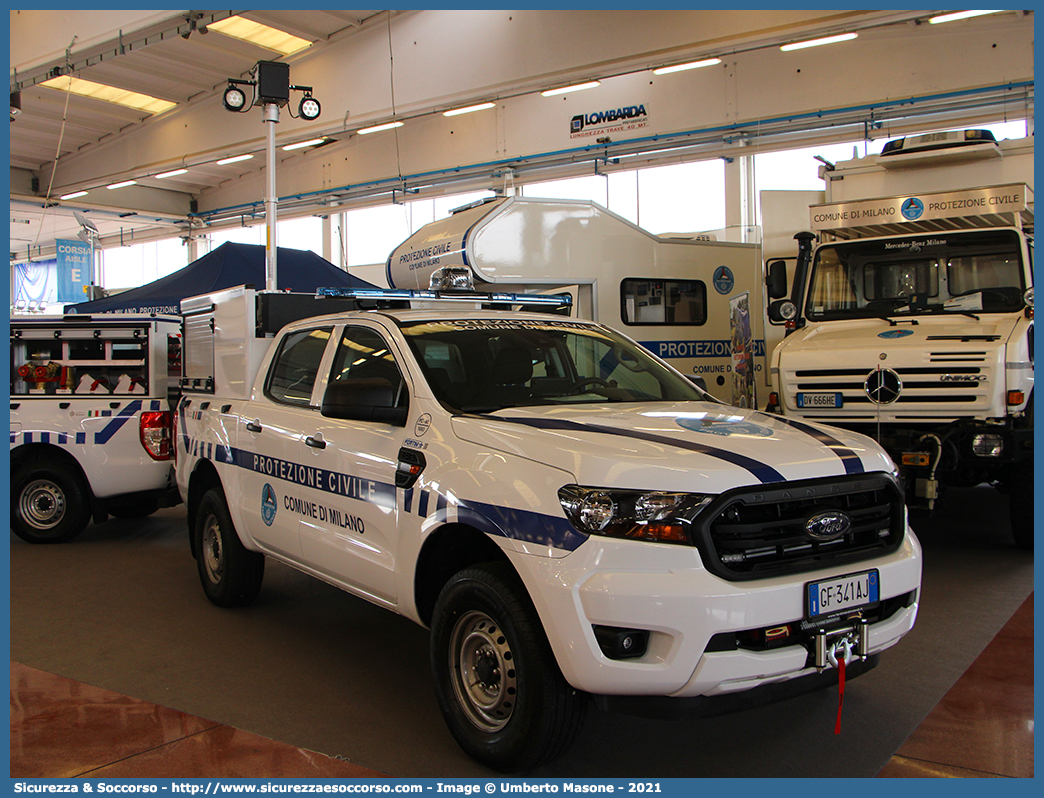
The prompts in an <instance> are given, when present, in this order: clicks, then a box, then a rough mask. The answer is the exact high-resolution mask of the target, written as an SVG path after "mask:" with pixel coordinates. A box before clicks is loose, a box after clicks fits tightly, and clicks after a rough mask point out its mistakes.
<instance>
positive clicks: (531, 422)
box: [473, 416, 786, 484]
mask: <svg viewBox="0 0 1044 798" xmlns="http://www.w3.org/2000/svg"><path fill="white" fill-rule="evenodd" d="M473 418H481V419H483V420H488V421H503V422H506V423H510V424H522V425H523V426H527V427H535V428H537V429H546V430H562V431H569V432H598V433H601V434H603V435H615V436H618V437H624V438H635V439H637V440H642V441H648V442H650V443H658V444H660V445H662V446H673V447H674V448H677V449H688V450H689V451H692V452H698V453H700V454H705V455H707V456H708V457H714V458H717V459H718V460H724V461H725V462H727V463H732V465H736V466H739V467H740V468H744V469H746V470H747V471H749V472H750V473H751V474H753V475H754V476H755V477H757V478H758V480H759V481H761V482H762V483H763V484H768V483H771V482H785V481H786V478H785V477H784V476H783V475H782V474H781V473H779V472H778V471H777V470H776V469H774V468H773V467H772V466H770V465H768V464H767V463H760V462H758V461H757V460H753V459H751V458H750V457H745V456H744V455H742V454H737V453H736V452H730V451H728V450H727V449H717V448H715V447H713V446H707V445H706V444H704V443H697V442H696V441H690V440H685V439H684V438H672V437H670V436H667V435H656V434H653V433H649V432H640V431H637V430H623V429H617V428H616V427H604V426H602V425H600V424H582V423H580V422H578V421H565V420H563V419H557V418H510V417H508V418H502V417H500V416H473Z"/></svg>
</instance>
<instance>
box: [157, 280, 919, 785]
mask: <svg viewBox="0 0 1044 798" xmlns="http://www.w3.org/2000/svg"><path fill="white" fill-rule="evenodd" d="M335 293H336V292H335ZM562 302H563V299H562V298H560V297H547V296H544V297H534V296H526V297H522V296H518V295H510V294H500V295H478V294H469V293H456V292H442V291H429V290H420V291H416V290H412V291H406V290H402V291H386V292H354V293H351V292H349V294H347V295H342V296H332V297H326V298H315V297H310V296H300V295H292V294H275V293H265V292H255V291H253V290H252V289H247V288H239V289H231V290H229V291H225V292H220V293H217V294H212V295H207V296H202V297H195V298H192V299H188V300H185V301H184V302H183V304H182V311H183V313H184V315H185V336H186V340H185V374H184V379H183V383H182V386H183V390H184V393H183V397H182V400H181V404H180V406H179V408H178V417H177V420H176V425H177V430H176V446H177V451H178V458H177V481H178V487H179V489H180V490H181V492H182V496H183V498H184V500H185V502H186V504H187V507H188V526H189V532H190V539H191V548H192V552H193V554H194V557H195V559H196V564H197V568H198V572H199V577H200V581H201V584H202V587H203V590H204V591H205V593H206V595H207V596H208V597H209V598H210V600H211V601H212V602H214V603H215V604H217V605H219V606H223V607H231V606H239V605H244V604H248V603H250V602H251V601H253V599H254V598H255V597H256V596H257V595H258V592H259V591H260V590H261V587H262V580H263V576H264V569H265V562H266V559H271V560H275V561H278V562H281V563H284V564H287V565H290V566H292V567H294V568H297V569H299V570H301V571H303V572H305V573H307V574H310V575H312V576H314V577H316V578H318V579H321V580H324V581H326V582H329V583H330V584H333V585H336V586H337V587H339V588H341V589H343V590H345V591H347V592H349V593H351V594H353V595H355V596H358V597H361V598H363V599H365V600H367V601H370V602H372V603H374V604H377V605H379V606H381V607H385V608H387V609H389V610H391V611H392V612H396V613H399V614H401V615H403V616H405V617H407V618H409V619H411V620H413V621H415V622H416V623H418V624H421V625H422V626H425V627H429V628H430V629H431V667H432V671H433V675H434V681H435V687H436V693H437V699H438V702H439V705H440V708H441V710H442V713H443V715H444V718H445V720H446V723H447V725H448V727H449V729H450V731H451V732H452V734H453V736H454V737H455V738H456V740H457V741H458V743H459V744H460V745H461V747H462V748H463V749H464V750H465V751H466V752H467V753H468V754H470V755H471V756H473V757H475V758H476V759H478V760H479V761H481V762H483V763H485V764H486V765H488V766H490V767H493V768H496V769H498V770H502V771H519V770H528V769H531V768H533V767H536V766H537V765H539V764H541V763H543V762H547V761H550V760H552V759H554V758H556V757H557V756H559V755H560V754H562V753H563V752H564V751H565V750H566V748H567V747H568V746H569V745H570V743H571V742H572V740H573V739H574V738H575V736H576V734H577V732H578V730H579V728H580V725H581V722H582V720H583V717H584V713H585V708H586V706H587V705H588V703H589V702H590V700H591V699H592V697H593V700H594V701H596V702H597V703H598V705H599V706H602V707H604V708H608V709H615V710H619V711H625V712H632V713H646V714H657V715H659V714H667V715H677V714H678V713H686V712H691V713H695V714H704V715H706V714H715V713H719V712H722V711H729V710H735V709H740V708H745V707H749V706H753V705H756V704H758V703H761V702H766V701H771V700H776V699H779V698H783V697H786V696H791V695H799V694H801V693H803V692H805V691H808V690H812V689H817V688H820V687H825V686H829V685H836V684H837V683H838V676H839V674H841V675H843V674H844V673H845V671H846V669H847V674H848V676H849V677H850V678H851V677H852V676H856V675H859V674H860V673H862V672H864V671H866V670H868V669H869V668H871V667H873V666H874V665H876V664H877V661H878V658H879V655H880V654H881V652H883V651H884V650H885V649H888V648H890V647H891V646H893V645H895V644H896V643H897V642H898V641H899V640H900V638H902V637H903V635H905V634H906V633H907V632H908V631H909V630H910V629H911V628H912V626H913V624H914V620H915V618H916V615H917V609H918V601H919V589H920V580H921V551H920V546H919V544H918V542H917V540H916V538H915V537H914V535H913V533H912V532H911V531H910V529H909V527H908V524H907V518H906V508H905V504H904V500H903V495H902V490H901V487H900V485H899V483H898V481H897V479H896V476H895V467H894V464H893V463H892V462H891V460H890V459H889V458H888V456H887V455H886V454H885V453H884V451H883V450H882V449H881V448H880V447H878V446H877V444H875V443H874V442H873V441H871V440H870V439H868V438H865V437H863V436H860V435H856V434H853V433H849V432H843V431H835V430H830V429H828V428H824V427H819V426H817V425H815V424H806V423H803V422H798V421H790V420H788V419H784V418H780V417H777V416H773V415H769V414H765V413H759V412H756V411H754V410H740V409H738V408H734V407H730V406H728V405H725V404H722V403H720V402H718V401H716V400H714V399H713V398H712V397H710V396H709V395H708V394H706V393H704V392H703V391H701V390H700V389H698V388H697V387H696V386H695V385H693V383H692V382H690V381H689V380H688V379H686V377H684V376H683V375H682V374H681V373H679V372H678V371H676V370H674V369H672V368H671V367H670V366H668V365H667V364H666V363H665V362H663V361H661V360H659V359H658V358H656V357H655V356H653V355H652V354H650V353H649V352H648V351H647V350H646V349H644V348H643V347H641V346H640V345H638V344H636V343H635V342H634V341H632V340H630V339H628V338H626V337H624V336H622V335H620V334H619V333H617V332H615V331H613V330H611V329H609V328H607V327H604V326H602V325H599V324H596V323H593V322H587V321H579V320H576V319H573V318H569V317H568V316H563V315H556V314H555V313H536V312H520V311H519V310H518V308H519V307H520V306H525V307H527V308H538V307H540V303H547V305H548V307H549V309H551V310H555V309H563V308H562V307H559V306H560V305H561V304H562ZM454 303H455V304H454ZM461 306H462V307H463V308H464V309H457V310H454V309H448V308H451V307H461ZM564 309H566V310H567V309H568V308H567V307H565V308H564ZM345 632H346V633H347V634H350V633H351V632H350V630H345ZM316 711H321V708H316ZM759 733H764V732H763V730H762V731H760V732H759Z"/></svg>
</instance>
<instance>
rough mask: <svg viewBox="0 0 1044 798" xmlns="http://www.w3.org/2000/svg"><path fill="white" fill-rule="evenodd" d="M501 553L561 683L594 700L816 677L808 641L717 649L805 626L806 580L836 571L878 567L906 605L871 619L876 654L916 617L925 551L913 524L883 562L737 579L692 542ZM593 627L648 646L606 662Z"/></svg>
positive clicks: (891, 594)
mask: <svg viewBox="0 0 1044 798" xmlns="http://www.w3.org/2000/svg"><path fill="white" fill-rule="evenodd" d="M508 554H509V557H510V558H511V560H512V562H513V564H514V565H515V568H516V570H517V571H518V572H519V574H520V576H521V577H522V580H523V581H524V582H525V584H526V587H527V589H528V592H529V595H530V596H531V597H532V599H533V602H534V604H535V606H536V609H537V612H538V613H539V615H540V618H541V621H542V623H543V626H544V629H545V631H546V633H547V636H548V640H549V642H550V644H551V648H552V650H553V651H554V653H555V656H556V658H557V660H558V664H559V666H560V668H561V670H562V673H563V675H564V676H565V678H566V680H567V681H568V682H569V683H570V684H571V685H572V686H573V687H575V688H577V689H579V690H583V691H585V692H588V693H593V694H595V695H617V696H672V697H676V698H690V697H697V696H714V695H723V694H727V693H739V692H743V691H747V690H751V689H754V688H757V687H760V686H762V685H766V684H772V683H781V682H786V681H789V680H791V679H795V678H798V677H802V676H808V675H811V674H816V673H817V672H816V669H815V668H814V667H812V665H811V661H810V652H809V650H808V649H807V648H806V647H805V645H803V644H793V645H787V646H784V647H780V648H773V649H769V650H748V649H746V648H742V647H739V648H735V649H734V650H720V649H721V648H723V647H722V646H721V645H720V641H721V640H722V639H723V638H726V639H729V638H732V637H734V636H735V635H733V634H732V633H735V634H736V635H741V634H743V633H746V632H748V631H749V630H761V629H765V628H769V627H775V626H780V625H800V622H801V620H802V619H803V618H804V616H805V585H806V584H807V583H808V582H812V581H818V580H820V579H824V578H827V577H831V576H841V575H843V574H848V573H854V572H857V571H863V570H867V569H871V568H876V569H877V570H878V571H879V574H880V585H881V594H880V597H881V599H882V602H884V601H886V600H888V599H893V598H895V597H901V596H902V597H905V599H903V600H902V604H904V605H905V606H896V607H894V608H893V611H892V613H891V614H890V615H889V617H887V618H885V619H883V620H881V621H880V622H878V623H871V624H870V626H869V647H868V653H869V654H870V655H871V656H873V655H875V654H879V653H880V652H881V651H884V650H885V649H887V648H889V647H891V646H892V645H894V644H895V643H897V642H898V641H899V640H900V638H902V636H903V635H905V634H906V633H907V632H908V631H909V630H910V629H911V628H913V624H914V621H915V620H916V617H917V608H918V598H919V596H918V593H919V588H920V580H921V549H920V544H919V543H918V542H917V539H916V537H914V535H913V533H912V532H911V531H910V530H909V528H907V530H906V535H905V538H904V540H903V543H902V545H901V546H900V548H899V549H898V550H897V551H895V552H893V553H892V554H889V555H886V556H883V557H879V558H876V559H870V560H865V561H863V562H859V563H855V564H853V563H847V564H846V565H843V566H840V567H837V568H833V569H824V570H819V571H814V572H809V573H805V574H796V575H789V576H780V577H774V578H770V579H758V580H750V581H744V582H731V581H726V580H724V579H722V578H720V577H717V576H715V575H714V574H712V573H710V572H709V571H707V569H706V568H704V566H703V564H702V563H701V561H700V558H699V554H698V552H697V551H696V549H695V548H692V549H690V548H687V547H683V546H671V545H665V544H657V543H642V542H637V541H624V540H613V539H609V538H592V539H590V540H589V541H588V542H587V543H585V544H584V545H583V546H581V547H580V548H579V549H577V550H576V551H574V552H573V553H572V554H570V555H569V556H568V557H565V558H561V559H549V558H543V557H536V556H530V555H524V554H519V553H515V552H508ZM893 604H894V602H893ZM595 626H608V627H615V628H622V629H638V630H647V631H648V633H649V635H648V646H647V648H646V651H645V653H644V654H643V655H642V656H640V657H636V658H633V659H610V658H609V657H608V656H606V655H605V654H604V653H603V651H602V649H601V648H600V646H599V644H598V641H597V639H596V636H595V632H594V627H595ZM708 649H711V650H708ZM714 649H719V650H714Z"/></svg>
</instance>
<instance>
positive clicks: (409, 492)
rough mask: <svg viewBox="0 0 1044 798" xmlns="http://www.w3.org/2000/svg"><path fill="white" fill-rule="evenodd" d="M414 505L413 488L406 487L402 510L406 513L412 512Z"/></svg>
mask: <svg viewBox="0 0 1044 798" xmlns="http://www.w3.org/2000/svg"><path fill="white" fill-rule="evenodd" d="M412 507H413V488H406V490H405V491H403V496H402V511H403V512H404V513H405V514H406V515H409V514H410V510H411V508H412Z"/></svg>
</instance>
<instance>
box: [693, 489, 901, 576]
mask: <svg viewBox="0 0 1044 798" xmlns="http://www.w3.org/2000/svg"><path fill="white" fill-rule="evenodd" d="M824 514H826V515H829V516H831V517H835V518H836V517H838V516H841V517H843V518H844V519H845V522H844V523H843V524H841V525H840V526H842V527H844V526H845V524H847V528H844V530H843V532H842V533H841V534H838V536H837V537H833V538H832V539H828V538H830V535H825V536H824V535H823V534H821V530H819V529H817V528H816V527H815V524H814V519H817V518H820V517H823V516H824ZM904 529H905V514H904V506H903V497H902V492H901V490H900V488H899V486H898V485H897V484H896V482H895V481H894V480H893V479H892V478H891V477H890V476H888V475H885V474H874V475H867V476H861V477H854V478H838V479H828V480H810V481H806V482H794V483H788V484H787V485H786V486H785V487H779V488H774V487H765V488H764V489H761V490H757V489H750V488H741V489H737V490H734V491H729V492H728V493H725V494H722V495H721V496H719V497H718V498H717V499H716V500H715V501H714V502H713V503H712V504H711V505H709V506H708V507H707V508H706V509H705V510H704V511H703V512H702V513H700V516H699V518H698V519H697V522H696V524H695V529H694V538H695V542H696V545H697V547H698V548H699V550H700V554H701V555H702V557H703V561H704V564H705V565H706V566H707V568H708V570H710V571H711V572H713V573H715V574H717V575H718V576H720V577H722V578H724V579H728V580H731V581H738V580H745V579H759V578H766V577H770V576H779V575H782V574H792V573H800V572H803V571H812V570H816V569H820V568H828V567H833V566H835V565H838V564H841V563H849V562H857V561H859V560H866V559H870V558H872V557H880V556H883V555H885V554H888V553H889V552H892V551H895V550H896V549H897V548H898V547H899V545H900V543H902V540H903V532H904Z"/></svg>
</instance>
